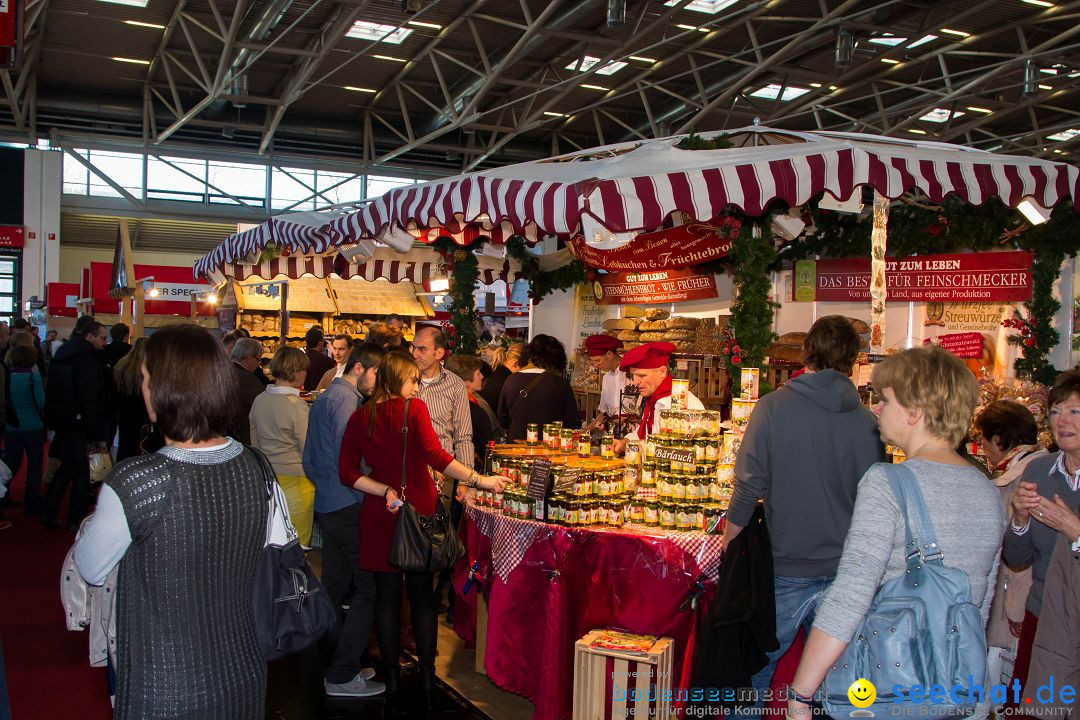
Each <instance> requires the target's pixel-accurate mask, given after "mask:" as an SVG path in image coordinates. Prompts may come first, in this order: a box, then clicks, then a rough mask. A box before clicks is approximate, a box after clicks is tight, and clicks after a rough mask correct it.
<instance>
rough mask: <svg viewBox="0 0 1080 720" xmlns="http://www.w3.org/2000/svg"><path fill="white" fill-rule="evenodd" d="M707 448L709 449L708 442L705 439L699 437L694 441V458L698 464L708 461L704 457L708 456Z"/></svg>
mask: <svg viewBox="0 0 1080 720" xmlns="http://www.w3.org/2000/svg"><path fill="white" fill-rule="evenodd" d="M708 448H709V441H708V440H706V439H705V438H703V437H699V438H697V439H696V440H694V458H695V459H696V460H697V461H698V462H699V463H703V462H705V461H706V460H707V459H708V458H706V457H705V456H706V455H707V454H708V453H707V451H708Z"/></svg>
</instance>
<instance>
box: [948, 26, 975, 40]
mask: <svg viewBox="0 0 1080 720" xmlns="http://www.w3.org/2000/svg"><path fill="white" fill-rule="evenodd" d="M941 32H943V33H945V34H946V35H955V36H956V37H962V38H966V37H971V33H968V32H964V31H963V30H951V29H949V28H941Z"/></svg>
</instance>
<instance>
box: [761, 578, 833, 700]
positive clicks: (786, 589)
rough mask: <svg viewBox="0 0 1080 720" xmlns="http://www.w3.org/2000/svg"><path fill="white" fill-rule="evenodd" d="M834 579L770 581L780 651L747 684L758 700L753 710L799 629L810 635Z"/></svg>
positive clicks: (772, 655)
mask: <svg viewBox="0 0 1080 720" xmlns="http://www.w3.org/2000/svg"><path fill="white" fill-rule="evenodd" d="M833 577H834V576H832V575H824V576H818V577H789V576H786V575H777V576H776V577H775V578H773V592H774V593H775V595H776V640H777V642H779V643H780V647H779V648H778V649H776V650H774V651H773V652H771V653H768V656H769V662H768V664H766V665H765V667H763V668H762V669H761V670H759V671H758V672H757V673H756V674H755V675H754V677H753V679H752V680H751V681H750V682H751V685H753V687H754V690H755V691H756V696H757V698H758V700H757V702H756V703H755V704H754V706H753V707H754V708H760V707H762V706H763V705H764V702H763V700H762V697H763V695H762V694H763V693H764V691H765V690H768V689H769V684H770V683H771V682H772V676H773V673H774V672H775V671H776V662H777V660H779V659H780V658H781V657H783V655H784V653H786V652H787V651H788V648H790V647H791V643H793V642H795V636H796V635H798V634H799V628H804V629H805V630H806V632H808V633H809V632H810V626H811V625H812V624H813V623H814V615H815V614H817V609H818V606H819V605H821V601H822V599H824V597H825V591H827V590H828V589H829V585H831V584H832V581H833ZM748 709H749V708H747V709H746V710H748ZM746 710H743V714H746Z"/></svg>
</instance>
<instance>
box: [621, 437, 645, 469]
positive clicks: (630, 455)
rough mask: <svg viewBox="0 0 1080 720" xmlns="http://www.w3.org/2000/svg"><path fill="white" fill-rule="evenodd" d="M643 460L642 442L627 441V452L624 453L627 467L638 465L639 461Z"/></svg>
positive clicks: (635, 440) (636, 440)
mask: <svg viewBox="0 0 1080 720" xmlns="http://www.w3.org/2000/svg"><path fill="white" fill-rule="evenodd" d="M640 458H641V441H640V440H638V439H636V438H634V439H632V440H631V439H627V441H626V452H624V453H623V460H625V461H626V464H627V465H637V463H638V460H639V459H640Z"/></svg>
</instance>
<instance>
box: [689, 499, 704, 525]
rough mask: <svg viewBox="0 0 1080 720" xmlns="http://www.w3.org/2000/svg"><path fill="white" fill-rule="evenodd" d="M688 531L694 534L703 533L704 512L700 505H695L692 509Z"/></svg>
mask: <svg viewBox="0 0 1080 720" xmlns="http://www.w3.org/2000/svg"><path fill="white" fill-rule="evenodd" d="M690 526H691V527H690V529H691V530H693V531H694V532H704V531H705V510H704V508H703V507H702V505H701V504H700V503H696V504H695V505H694V507H693V517H692V518H691V523H690Z"/></svg>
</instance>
